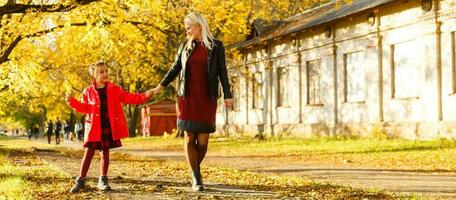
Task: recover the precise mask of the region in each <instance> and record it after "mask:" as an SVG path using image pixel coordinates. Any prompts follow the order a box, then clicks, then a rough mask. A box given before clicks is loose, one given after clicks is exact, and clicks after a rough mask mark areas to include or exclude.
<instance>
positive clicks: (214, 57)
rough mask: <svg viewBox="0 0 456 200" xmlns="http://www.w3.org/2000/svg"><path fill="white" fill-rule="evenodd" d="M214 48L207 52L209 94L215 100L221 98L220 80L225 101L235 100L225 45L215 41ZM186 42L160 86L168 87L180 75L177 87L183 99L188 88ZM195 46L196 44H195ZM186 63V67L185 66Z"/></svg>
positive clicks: (178, 51)
mask: <svg viewBox="0 0 456 200" xmlns="http://www.w3.org/2000/svg"><path fill="white" fill-rule="evenodd" d="M213 42H214V46H213V47H212V50H211V49H208V52H207V55H208V56H207V75H208V84H209V90H210V91H209V92H210V94H211V97H212V99H213V100H216V99H217V98H218V97H219V94H218V83H219V80H220V82H221V83H222V89H223V97H224V98H225V99H230V98H233V96H232V94H231V90H230V83H229V80H228V72H227V70H226V64H225V47H224V46H223V43H222V42H221V41H219V40H214V41H213ZM184 45H185V42H183V43H182V44H181V45H180V46H179V49H178V50H177V54H176V58H175V60H174V63H173V65H172V66H171V68H170V69H169V70H168V72H167V73H166V75H165V77H163V79H162V81H161V82H160V85H162V86H163V87H166V86H168V85H169V84H170V83H171V82H172V81H173V80H174V79H175V78H176V77H177V75H179V82H178V86H177V95H179V96H181V97H185V96H186V92H185V90H186V88H188V85H187V81H186V76H187V73H186V64H187V61H186V60H182V59H183V58H182V53H183V50H184ZM193 45H194V44H193ZM192 50H193V48H192V49H189V51H190V52H189V54H188V55H191V53H192V52H191V51H192ZM183 63H184V65H183Z"/></svg>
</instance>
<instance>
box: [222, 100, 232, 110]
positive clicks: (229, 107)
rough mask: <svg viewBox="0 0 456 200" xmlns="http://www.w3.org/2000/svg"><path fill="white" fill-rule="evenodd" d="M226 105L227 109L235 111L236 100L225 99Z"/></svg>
mask: <svg viewBox="0 0 456 200" xmlns="http://www.w3.org/2000/svg"><path fill="white" fill-rule="evenodd" d="M224 103H225V107H226V108H228V109H229V110H233V105H234V99H233V98H230V99H225V101H224Z"/></svg>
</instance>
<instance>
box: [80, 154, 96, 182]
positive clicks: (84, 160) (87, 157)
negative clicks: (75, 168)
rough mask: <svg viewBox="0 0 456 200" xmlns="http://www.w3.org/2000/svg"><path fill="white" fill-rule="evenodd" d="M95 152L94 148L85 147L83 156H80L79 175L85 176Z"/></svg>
mask: <svg viewBox="0 0 456 200" xmlns="http://www.w3.org/2000/svg"><path fill="white" fill-rule="evenodd" d="M94 154H95V149H92V148H86V149H85V152H84V157H83V158H82V162H81V171H80V172H79V177H81V178H85V177H86V176H87V172H88V171H89V168H90V163H91V162H92V158H93V155H94Z"/></svg>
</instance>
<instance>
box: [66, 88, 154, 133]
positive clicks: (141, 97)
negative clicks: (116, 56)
mask: <svg viewBox="0 0 456 200" xmlns="http://www.w3.org/2000/svg"><path fill="white" fill-rule="evenodd" d="M106 87H107V88H106V93H107V96H108V113H109V114H108V116H109V122H110V124H111V133H112V139H113V140H118V139H121V138H125V137H128V128H127V122H126V120H125V116H124V113H123V110H122V104H121V103H125V104H143V103H146V102H147V100H148V98H147V97H146V95H145V94H144V93H142V94H139V93H129V92H126V91H124V90H123V89H122V88H121V87H119V86H117V85H114V84H112V83H106ZM69 104H70V106H71V107H72V108H73V109H74V110H76V111H77V112H81V113H85V114H87V117H86V121H85V130H84V141H85V142H97V141H101V122H100V118H101V116H100V98H99V97H98V92H97V89H96V87H95V84H93V85H91V86H89V87H87V88H86V89H84V91H83V92H82V99H81V102H79V101H78V100H76V99H74V98H72V97H71V98H70V103H69Z"/></svg>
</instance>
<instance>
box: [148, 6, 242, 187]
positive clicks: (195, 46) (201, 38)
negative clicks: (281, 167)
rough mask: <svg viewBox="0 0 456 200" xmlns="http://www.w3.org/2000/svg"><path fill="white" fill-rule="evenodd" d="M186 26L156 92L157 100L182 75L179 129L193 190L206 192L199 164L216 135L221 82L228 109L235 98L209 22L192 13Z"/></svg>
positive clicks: (179, 84) (222, 56)
mask: <svg viewBox="0 0 456 200" xmlns="http://www.w3.org/2000/svg"><path fill="white" fill-rule="evenodd" d="M184 24H185V29H186V33H187V39H186V40H185V41H184V42H183V43H182V44H181V45H180V46H179V49H178V51H177V55H176V59H175V61H174V63H173V65H172V67H171V68H170V69H169V71H168V72H167V73H166V75H165V77H164V78H163V79H162V81H161V82H160V84H159V85H158V86H157V87H155V88H154V89H153V92H154V96H155V95H156V94H157V93H158V92H159V91H160V90H161V89H162V88H163V87H166V86H168V84H169V83H171V82H172V81H173V80H174V79H175V78H176V77H177V76H178V75H179V82H178V88H177V94H178V99H177V101H178V102H177V103H178V107H179V111H180V112H179V115H178V119H177V126H178V128H179V129H181V130H183V131H185V142H184V144H185V147H184V148H185V154H186V158H187V162H188V164H189V166H190V169H191V172H192V189H193V190H194V191H203V190H204V187H203V181H202V177H201V171H200V169H201V168H200V164H201V162H202V161H203V159H204V156H205V155H206V152H207V145H208V140H209V134H210V133H213V132H215V113H216V109H217V98H218V95H219V94H218V84H219V83H218V82H219V81H218V80H220V82H221V84H222V88H223V95H224V99H225V102H224V103H225V106H226V107H227V108H232V106H233V97H232V94H231V91H230V84H229V81H228V73H227V70H226V65H225V48H224V47H223V43H222V42H221V41H219V40H216V39H215V38H213V37H212V34H211V32H210V30H209V27H208V24H207V21H206V19H204V17H203V16H201V14H199V13H189V14H188V15H187V16H186V17H185V19H184Z"/></svg>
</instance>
